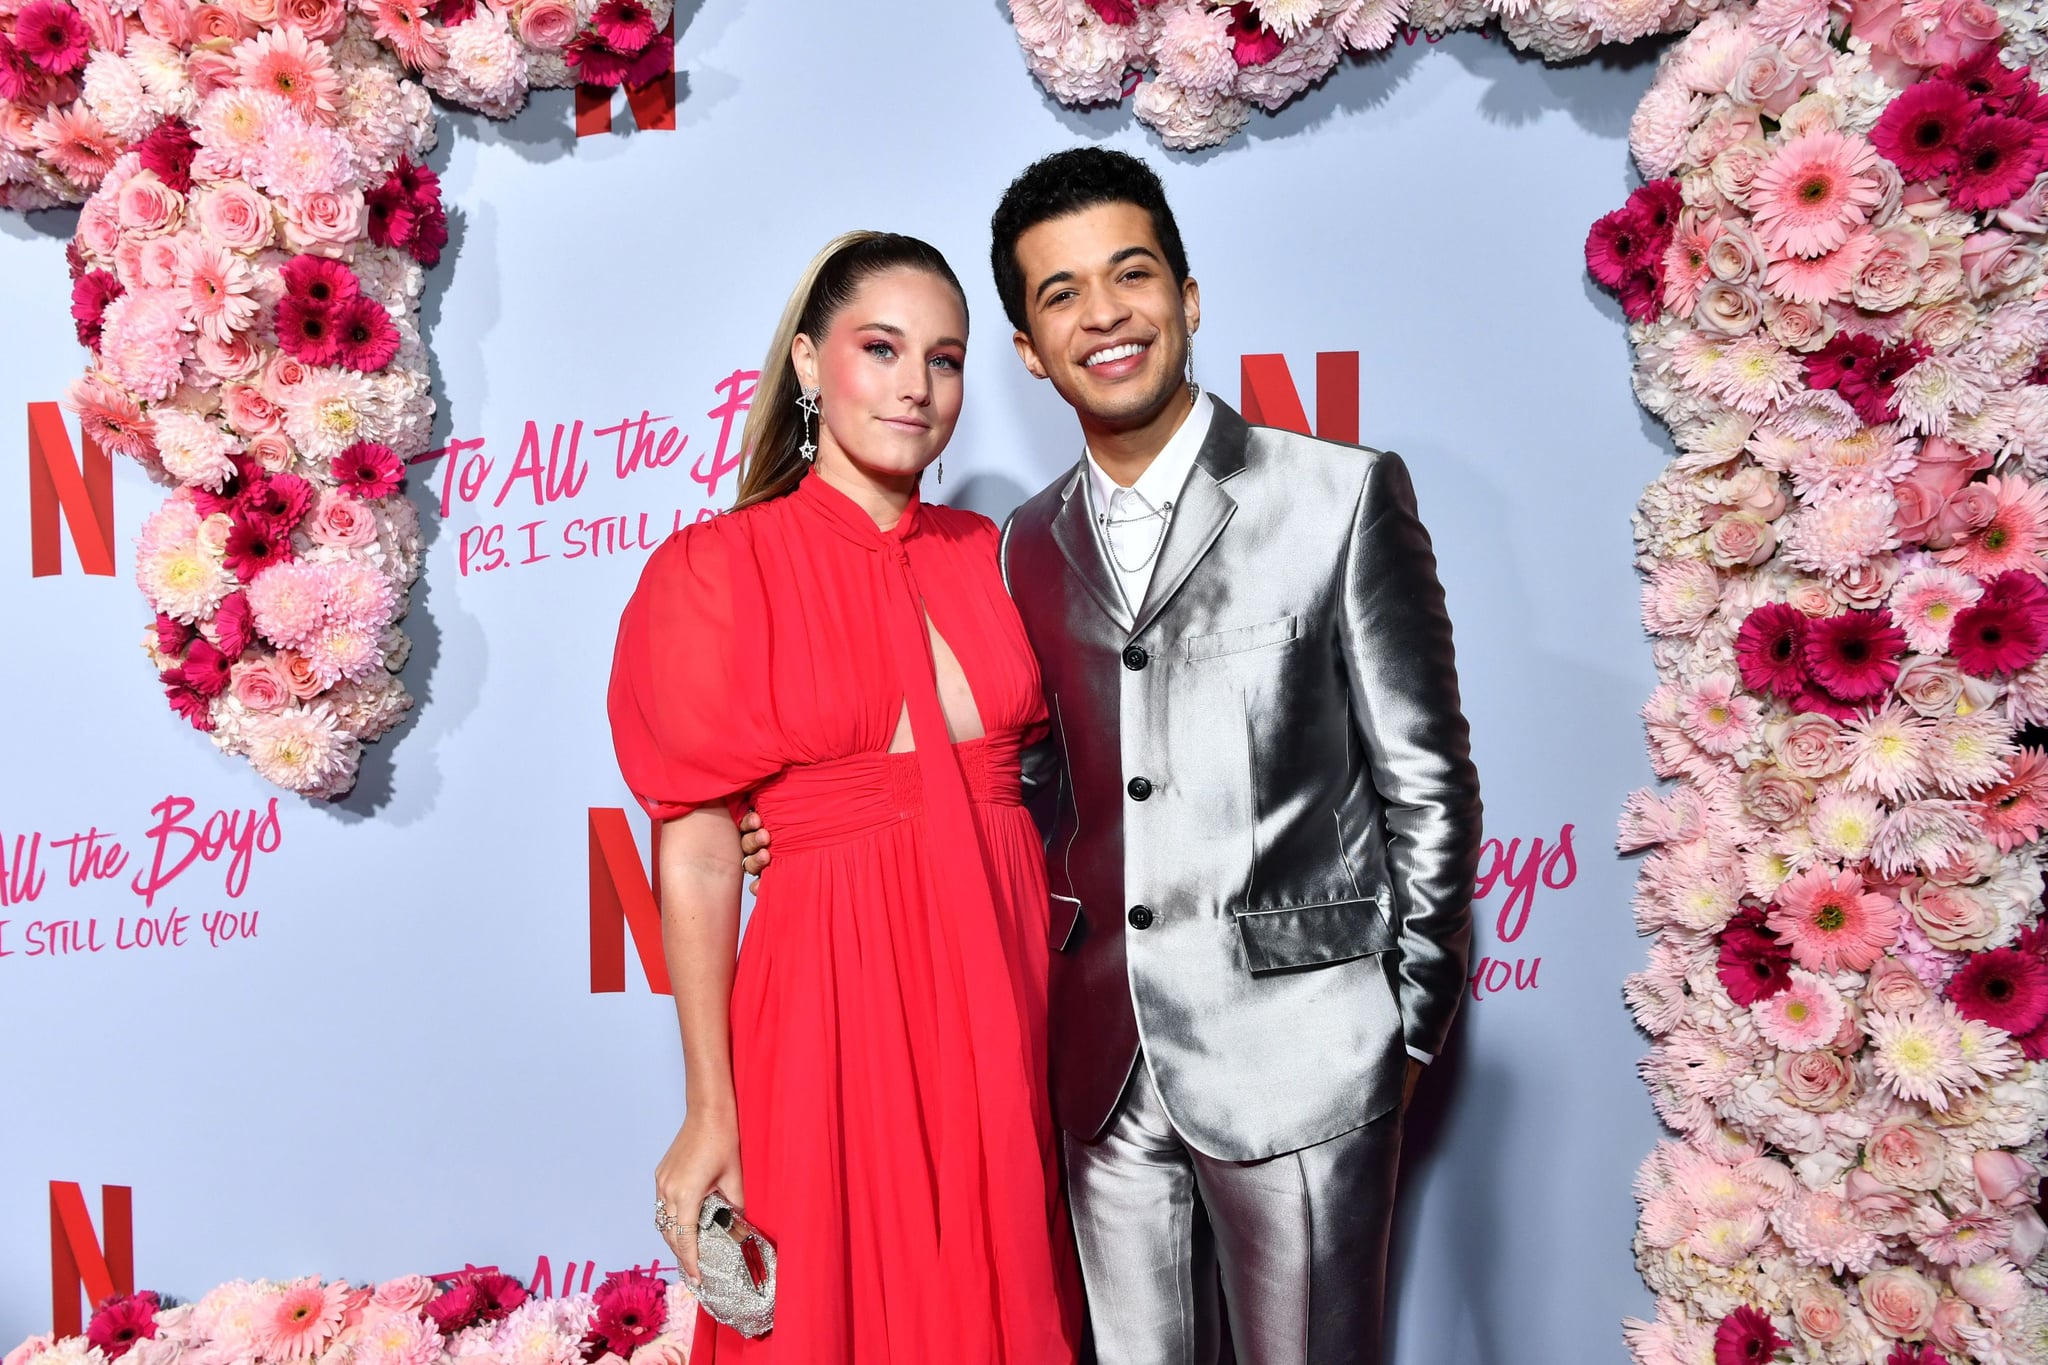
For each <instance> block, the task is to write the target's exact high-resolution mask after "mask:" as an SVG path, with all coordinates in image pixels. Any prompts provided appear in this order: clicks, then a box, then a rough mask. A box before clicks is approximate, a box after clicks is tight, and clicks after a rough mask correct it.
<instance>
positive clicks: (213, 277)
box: [178, 238, 257, 343]
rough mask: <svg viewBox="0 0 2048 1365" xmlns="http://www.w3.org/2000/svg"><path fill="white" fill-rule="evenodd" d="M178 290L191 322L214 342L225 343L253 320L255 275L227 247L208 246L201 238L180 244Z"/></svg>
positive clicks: (245, 263)
mask: <svg viewBox="0 0 2048 1365" xmlns="http://www.w3.org/2000/svg"><path fill="white" fill-rule="evenodd" d="M178 288H179V289H180V290H182V291H184V294H185V297H186V299H187V302H188V305H189V308H190V311H191V314H192V321H193V323H194V324H195V325H196V326H197V327H198V328H199V330H200V331H201V332H202V333H203V334H205V335H206V336H209V337H212V338H213V339H214V340H215V341H219V342H223V343H224V342H227V341H228V340H229V339H231V338H232V337H234V336H235V334H236V333H238V332H242V331H244V330H246V329H247V328H248V326H249V325H250V324H251V323H252V322H254V321H255V320H256V310H257V305H256V298H255V291H256V274H255V272H254V271H252V270H251V269H250V268H249V263H248V262H247V261H245V260H243V259H242V258H241V257H240V256H238V255H236V254H235V253H234V252H232V251H230V250H228V249H227V248H226V247H223V246H208V245H207V244H206V243H205V241H204V240H203V239H200V238H193V239H191V240H189V241H187V242H185V243H184V244H183V245H181V247H180V248H179V251H178Z"/></svg>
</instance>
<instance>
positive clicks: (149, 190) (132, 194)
mask: <svg viewBox="0 0 2048 1365" xmlns="http://www.w3.org/2000/svg"><path fill="white" fill-rule="evenodd" d="M120 209H121V226H122V228H123V229H125V230H127V231H129V232H140V233H146V234H153V233H159V232H172V231H175V230H176V229H177V226H178V224H180V223H182V222H184V221H185V196H184V195H182V194H179V193H178V192H177V191H176V190H174V189H172V188H171V187H170V186H169V185H166V184H165V183H164V182H163V181H161V180H159V179H157V178H156V172H155V171H141V172H138V173H137V174H135V175H131V176H129V177H128V182H127V183H126V184H124V185H123V186H121V194H120Z"/></svg>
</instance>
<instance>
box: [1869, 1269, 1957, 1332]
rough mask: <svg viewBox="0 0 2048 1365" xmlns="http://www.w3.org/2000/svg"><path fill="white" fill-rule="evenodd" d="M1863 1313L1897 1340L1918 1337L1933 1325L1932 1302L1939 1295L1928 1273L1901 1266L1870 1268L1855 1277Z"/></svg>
mask: <svg viewBox="0 0 2048 1365" xmlns="http://www.w3.org/2000/svg"><path fill="white" fill-rule="evenodd" d="M1856 1288H1857V1290H1858V1291H1859V1292H1860V1293H1861V1294H1862V1296H1863V1315H1864V1316H1865V1317H1867V1318H1869V1319H1870V1325H1871V1326H1873V1327H1875V1328H1877V1330H1878V1331H1880V1332H1882V1333H1884V1334H1885V1335H1886V1336H1888V1337H1895V1338H1897V1339H1898V1340H1900V1341H1919V1340H1920V1339H1921V1338H1923V1337H1925V1336H1926V1335H1927V1329H1928V1328H1929V1327H1931V1326H1933V1325H1934V1305H1935V1303H1936V1302H1937V1301H1938V1300H1939V1299H1940V1298H1941V1295H1940V1294H1939V1293H1938V1292H1937V1291H1936V1290H1935V1288H1934V1286H1933V1285H1931V1284H1929V1283H1928V1282H1927V1277H1926V1276H1925V1275H1922V1274H1921V1273H1920V1272H1919V1271H1917V1270H1909V1269H1907V1268H1905V1267H1903V1266H1897V1267H1891V1268H1888V1269H1885V1270H1878V1271H1873V1272H1872V1273H1871V1274H1868V1275H1865V1276H1864V1277H1863V1278H1862V1279H1861V1280H1859V1281H1857V1284H1856Z"/></svg>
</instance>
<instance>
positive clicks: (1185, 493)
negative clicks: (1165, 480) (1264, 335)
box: [1097, 398, 1251, 635]
mask: <svg viewBox="0 0 2048 1365" xmlns="http://www.w3.org/2000/svg"><path fill="white" fill-rule="evenodd" d="M1210 401H1212V402H1213V403H1215V404H1216V413H1215V415H1214V416H1213V417H1212V418H1211V419H1210V421H1209V434H1208V436H1207V437H1205V438H1204V439H1203V441H1202V448H1201V450H1200V451H1199V452H1198V453H1197V454H1196V455H1195V467H1194V468H1193V469H1191V470H1189V471H1188V481H1187V486H1186V487H1184V488H1182V489H1181V494H1180V497H1179V498H1178V499H1177V500H1175V502H1174V504H1173V519H1172V520H1171V521H1169V522H1168V523H1167V526H1166V542H1165V544H1163V545H1161V546H1160V547H1159V563H1158V565H1157V567H1155V568H1154V569H1153V570H1152V585H1151V587H1150V588H1149V589H1148V590H1147V591H1146V593H1145V602H1144V605H1142V606H1141V607H1139V608H1138V617H1137V620H1136V621H1135V622H1134V623H1133V624H1132V626H1131V630H1130V633H1131V634H1132V635H1139V634H1142V633H1143V632H1144V631H1145V629H1146V628H1147V627H1148V626H1150V625H1151V624H1152V622H1153V621H1154V620H1155V619H1156V618H1157V617H1158V615H1159V613H1160V612H1162V611H1164V610H1165V609H1166V605H1167V603H1169V602H1171V601H1172V600H1173V595H1174V594H1175V593H1177V592H1179V591H1180V588H1181V585H1182V584H1183V583H1185V582H1187V579H1188V575H1189V574H1191V573H1193V572H1194V570H1195V566H1196V565H1197V564H1199V563H1201V562H1202V556H1204V555H1206V554H1208V553H1209V547H1210V546H1211V545H1214V544H1215V543H1216V537H1218V536H1220V535H1222V534H1223V527H1224V524H1225V523H1226V522H1228V521H1229V520H1230V516H1231V513H1233V512H1235V511H1236V510H1237V503H1236V502H1235V501H1234V500H1233V499H1232V498H1231V496H1230V494H1229V493H1227V492H1225V491H1224V489H1223V485H1224V484H1225V483H1226V482H1227V481H1228V480H1229V479H1230V478H1232V477H1233V476H1234V475H1236V474H1238V473H1241V472H1242V471H1243V469H1244V460H1245V443H1246V440H1247V438H1248V437H1249V436H1250V433H1251V428H1250V426H1248V425H1247V424H1246V422H1245V420H1244V418H1242V417H1240V416H1238V415H1237V413H1235V412H1234V411H1232V410H1231V408H1230V405H1229V404H1227V403H1225V402H1224V401H1223V400H1222V399H1220V398H1212V399H1211V400H1210ZM1097 557H1098V558H1100V556H1099V555H1098V556H1097Z"/></svg>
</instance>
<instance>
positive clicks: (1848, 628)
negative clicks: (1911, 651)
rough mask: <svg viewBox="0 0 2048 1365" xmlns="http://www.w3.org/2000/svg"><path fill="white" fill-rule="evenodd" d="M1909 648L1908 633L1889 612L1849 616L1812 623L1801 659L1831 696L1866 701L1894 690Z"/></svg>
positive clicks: (1833, 617) (1832, 617) (1839, 698)
mask: <svg viewBox="0 0 2048 1365" xmlns="http://www.w3.org/2000/svg"><path fill="white" fill-rule="evenodd" d="M1905 649H1906V635H1905V632H1904V631H1902V630H1900V629H1899V628H1898V627H1897V626H1896V625H1893V624H1892V619H1891V614H1890V613H1889V612H1882V611H1845V612H1843V613H1842V614H1841V615H1839V616H1824V617H1822V618H1821V619H1820V620H1818V621H1813V622H1809V623H1808V625H1807V628H1806V639H1805V641H1804V643H1803V646H1802V648H1801V657H1802V658H1803V659H1804V660H1805V662H1806V667H1807V671H1808V672H1809V673H1810V674H1811V675H1812V677H1813V680H1814V681H1815V682H1816V683H1818V684H1819V685H1820V686H1821V688H1822V689H1824V690H1825V691H1826V692H1827V693H1828V695H1829V696H1831V697H1834V698H1835V699H1836V700H1838V701H1844V702H1861V701H1870V700H1872V699H1874V698H1877V697H1881V696H1883V695H1884V694H1885V692H1886V691H1887V690H1889V689H1890V687H1891V685H1892V680H1893V679H1894V678H1896V677H1898V675H1899V655H1900V654H1902V653H1904V652H1905Z"/></svg>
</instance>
